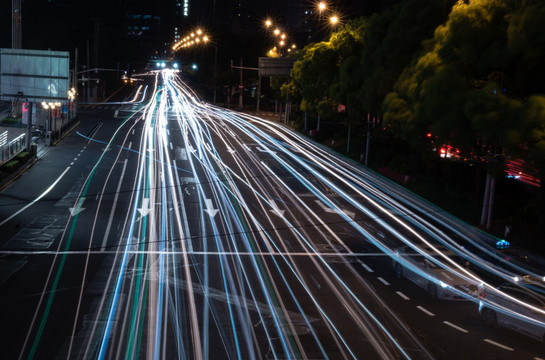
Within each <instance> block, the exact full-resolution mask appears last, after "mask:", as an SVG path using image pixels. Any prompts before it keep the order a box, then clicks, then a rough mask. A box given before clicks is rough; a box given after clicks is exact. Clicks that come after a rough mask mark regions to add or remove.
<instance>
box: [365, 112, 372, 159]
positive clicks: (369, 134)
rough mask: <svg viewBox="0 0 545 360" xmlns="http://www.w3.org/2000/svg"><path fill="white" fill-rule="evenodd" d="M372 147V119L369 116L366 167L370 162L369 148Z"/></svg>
mask: <svg viewBox="0 0 545 360" xmlns="http://www.w3.org/2000/svg"><path fill="white" fill-rule="evenodd" d="M370 146H371V117H370V115H369V114H367V142H366V144H365V166H366V167H367V164H368V161H369V147H370Z"/></svg>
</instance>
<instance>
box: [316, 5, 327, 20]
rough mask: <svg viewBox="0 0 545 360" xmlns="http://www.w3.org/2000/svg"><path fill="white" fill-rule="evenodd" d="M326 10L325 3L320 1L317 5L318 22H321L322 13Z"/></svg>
mask: <svg viewBox="0 0 545 360" xmlns="http://www.w3.org/2000/svg"><path fill="white" fill-rule="evenodd" d="M326 8H327V5H326V3H325V2H323V1H320V2H319V3H318V10H319V12H320V13H319V14H320V15H319V17H318V20H322V12H324V10H325V9H326Z"/></svg>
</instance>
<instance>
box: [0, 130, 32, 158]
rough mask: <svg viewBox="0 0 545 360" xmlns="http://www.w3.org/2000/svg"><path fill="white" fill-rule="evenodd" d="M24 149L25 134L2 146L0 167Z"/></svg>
mask: <svg viewBox="0 0 545 360" xmlns="http://www.w3.org/2000/svg"><path fill="white" fill-rule="evenodd" d="M25 148H26V134H21V135H19V136H17V137H16V138H15V139H13V140H11V141H10V142H9V143H7V144H5V145H4V146H0V165H2V164H4V163H6V162H8V161H10V160H11V159H13V158H14V157H15V156H17V154H19V153H20V152H21V151H23V150H24V149H25Z"/></svg>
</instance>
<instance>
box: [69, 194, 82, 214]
mask: <svg viewBox="0 0 545 360" xmlns="http://www.w3.org/2000/svg"><path fill="white" fill-rule="evenodd" d="M84 201H85V198H84V197H83V196H82V197H80V198H79V201H78V203H77V205H76V206H75V207H71V208H69V210H70V215H72V216H76V215H77V214H79V213H80V212H82V211H83V210H85V208H83V207H81V206H82V205H83V202H84Z"/></svg>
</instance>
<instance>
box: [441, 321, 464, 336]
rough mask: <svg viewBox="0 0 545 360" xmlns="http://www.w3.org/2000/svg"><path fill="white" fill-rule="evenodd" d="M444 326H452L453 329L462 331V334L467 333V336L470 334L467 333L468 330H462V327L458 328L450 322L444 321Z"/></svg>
mask: <svg viewBox="0 0 545 360" xmlns="http://www.w3.org/2000/svg"><path fill="white" fill-rule="evenodd" d="M443 324H445V325H448V326H450V327H451V328H453V329H456V330H458V331H461V332H463V333H466V334H467V333H468V332H469V331H467V330H466V329H464V328H461V327H459V326H457V325H454V324H453V323H450V322H448V321H443Z"/></svg>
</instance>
